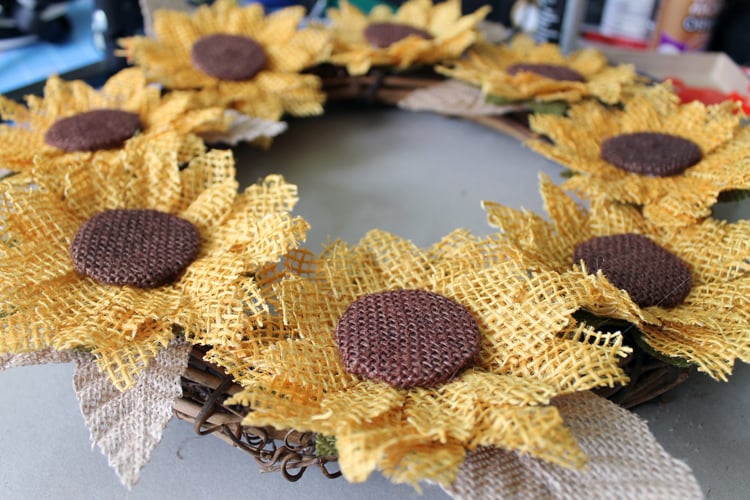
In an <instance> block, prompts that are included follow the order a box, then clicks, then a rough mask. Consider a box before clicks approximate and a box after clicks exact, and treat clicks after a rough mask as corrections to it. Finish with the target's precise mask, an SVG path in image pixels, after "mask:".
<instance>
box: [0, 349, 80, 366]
mask: <svg viewBox="0 0 750 500" xmlns="http://www.w3.org/2000/svg"><path fill="white" fill-rule="evenodd" d="M86 356H90V355H89V354H86V353H82V352H77V351H55V350H54V349H44V350H41V351H35V352H24V353H22V354H4V355H2V356H0V371H2V370H7V369H9V368H19V367H21V366H35V365H46V364H51V363H72V362H73V361H76V360H78V359H82V358H84V357H86Z"/></svg>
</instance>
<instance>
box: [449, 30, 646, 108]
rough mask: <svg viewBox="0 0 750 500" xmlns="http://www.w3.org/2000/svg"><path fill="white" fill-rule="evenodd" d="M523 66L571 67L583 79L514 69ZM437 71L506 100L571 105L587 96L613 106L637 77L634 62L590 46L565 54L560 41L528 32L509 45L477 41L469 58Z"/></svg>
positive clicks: (468, 55)
mask: <svg viewBox="0 0 750 500" xmlns="http://www.w3.org/2000/svg"><path fill="white" fill-rule="evenodd" d="M519 64H526V65H543V66H553V67H556V68H557V69H558V70H559V69H560V68H564V69H567V70H573V71H574V72H576V73H577V74H578V75H579V76H580V77H582V78H581V80H582V81H573V80H568V79H556V78H552V77H551V76H549V75H548V76H545V75H544V74H543V73H541V72H534V71H530V70H523V71H518V72H515V70H514V69H512V68H514V66H516V65H519ZM436 69H437V71H438V72H439V73H442V74H444V75H447V76H450V77H452V78H456V79H458V80H463V81H465V82H468V83H471V84H473V85H476V86H478V87H481V89H482V92H483V93H484V94H485V95H487V96H489V97H490V98H491V99H493V100H495V101H497V102H500V103H504V104H507V103H510V102H519V101H541V102H550V101H564V102H568V103H570V102H577V101H580V100H581V99H583V98H584V97H595V98H597V99H599V100H601V101H603V102H606V103H610V104H613V103H617V102H619V101H620V99H621V95H622V92H623V89H624V88H626V87H627V86H630V85H634V84H636V83H637V80H638V77H637V74H636V72H635V68H634V67H633V65H630V64H620V65H617V66H612V65H610V64H609V62H608V61H607V58H606V57H605V56H604V54H602V53H601V52H599V51H597V50H596V49H591V48H586V49H582V50H579V51H576V52H573V53H571V54H570V55H567V56H566V55H563V54H562V53H561V52H560V48H559V46H558V45H556V44H552V43H543V44H536V43H535V42H534V40H532V39H531V38H529V37H528V36H526V35H517V36H515V37H514V38H513V39H512V40H511V41H510V42H509V43H507V44H500V45H494V44H488V43H480V44H476V45H475V46H474V47H472V48H471V49H470V50H469V52H468V54H467V57H465V58H463V59H460V60H458V61H456V62H455V63H454V64H452V65H450V66H439V67H437V68H436Z"/></svg>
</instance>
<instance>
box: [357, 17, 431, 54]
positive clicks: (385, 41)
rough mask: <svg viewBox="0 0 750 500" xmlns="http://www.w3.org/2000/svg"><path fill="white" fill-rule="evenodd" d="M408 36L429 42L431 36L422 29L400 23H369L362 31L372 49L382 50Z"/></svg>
mask: <svg viewBox="0 0 750 500" xmlns="http://www.w3.org/2000/svg"><path fill="white" fill-rule="evenodd" d="M408 36H417V37H419V38H423V39H425V40H431V39H432V35H431V34H430V33H429V32H428V31H425V30H423V29H420V28H417V27H415V26H409V25H408V24H400V23H388V22H379V23H370V24H369V25H367V27H366V28H365V31H364V37H365V40H367V43H369V44H370V45H372V46H373V47H377V48H379V49H384V48H386V47H390V46H391V45H393V44H394V43H396V42H398V41H400V40H403V39H404V38H406V37H408Z"/></svg>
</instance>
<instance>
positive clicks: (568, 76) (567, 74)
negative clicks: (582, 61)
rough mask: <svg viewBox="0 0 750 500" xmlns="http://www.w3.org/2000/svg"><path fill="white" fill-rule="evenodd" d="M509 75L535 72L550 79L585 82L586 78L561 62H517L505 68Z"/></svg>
mask: <svg viewBox="0 0 750 500" xmlns="http://www.w3.org/2000/svg"><path fill="white" fill-rule="evenodd" d="M505 71H506V73H508V74H509V75H516V74H518V73H522V72H529V73H534V74H535V75H539V76H543V77H544V78H549V79H550V80H557V81H566V82H585V81H586V78H584V76H583V75H582V74H580V73H579V72H578V71H576V70H574V69H573V68H569V67H567V66H562V65H560V64H541V63H517V64H512V65H510V66H508V69H506V70H505Z"/></svg>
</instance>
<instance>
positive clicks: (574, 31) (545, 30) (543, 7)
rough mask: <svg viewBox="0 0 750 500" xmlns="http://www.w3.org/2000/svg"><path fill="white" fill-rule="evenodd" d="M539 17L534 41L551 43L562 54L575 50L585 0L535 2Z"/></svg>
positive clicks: (541, 0) (584, 8) (545, 0)
mask: <svg viewBox="0 0 750 500" xmlns="http://www.w3.org/2000/svg"><path fill="white" fill-rule="evenodd" d="M537 5H538V8H539V17H538V24H537V27H536V31H535V32H534V40H535V41H536V42H537V43H543V42H552V43H556V44H558V45H559V46H560V50H561V51H562V52H563V53H568V52H570V51H571V50H574V49H576V48H577V45H578V37H579V35H580V33H579V30H580V27H581V21H582V20H583V16H584V14H585V13H586V0H537Z"/></svg>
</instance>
